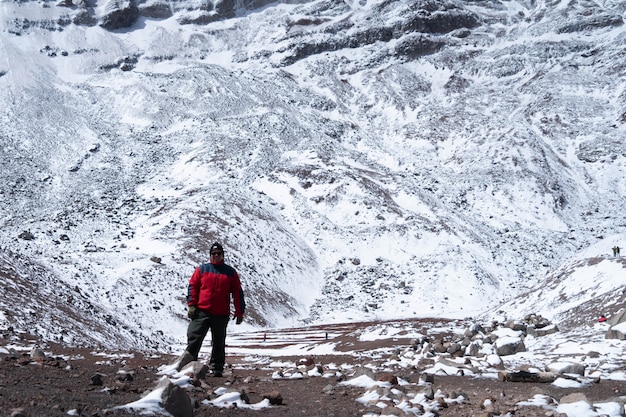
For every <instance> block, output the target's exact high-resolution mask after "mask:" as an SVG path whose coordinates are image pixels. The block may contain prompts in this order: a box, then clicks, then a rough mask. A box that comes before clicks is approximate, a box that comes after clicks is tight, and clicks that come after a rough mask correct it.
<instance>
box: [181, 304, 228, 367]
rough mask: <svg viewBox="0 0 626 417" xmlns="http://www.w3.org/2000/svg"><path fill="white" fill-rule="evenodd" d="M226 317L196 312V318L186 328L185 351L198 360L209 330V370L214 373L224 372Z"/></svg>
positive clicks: (200, 311)
mask: <svg viewBox="0 0 626 417" xmlns="http://www.w3.org/2000/svg"><path fill="white" fill-rule="evenodd" d="M228 319H229V317H228V316H216V315H213V314H209V313H206V312H204V311H202V310H198V313H197V316H196V318H194V319H193V320H191V323H189V327H188V328H187V351H188V352H189V353H190V354H191V356H193V359H194V360H198V353H199V352H200V348H201V347H202V342H203V341H204V338H205V337H206V334H207V333H208V331H209V330H211V345H212V347H211V359H210V361H209V368H210V369H211V370H212V371H215V372H222V371H223V370H224V362H225V361H226V326H227V325H228Z"/></svg>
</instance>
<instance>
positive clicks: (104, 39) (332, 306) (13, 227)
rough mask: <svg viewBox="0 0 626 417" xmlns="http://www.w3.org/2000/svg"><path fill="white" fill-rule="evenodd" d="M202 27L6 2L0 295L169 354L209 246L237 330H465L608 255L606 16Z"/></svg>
mask: <svg viewBox="0 0 626 417" xmlns="http://www.w3.org/2000/svg"><path fill="white" fill-rule="evenodd" d="M209 3H210V2H205V3H202V4H200V3H196V2H191V1H180V2H174V3H166V2H158V1H154V2H143V3H141V2H139V3H134V2H114V1H109V2H104V1H92V2H88V1H87V2H76V3H74V4H71V3H66V5H61V4H60V3H59V4H57V3H54V2H47V1H39V2H36V1H23V2H13V1H2V2H0V11H1V13H0V16H2V19H1V21H0V74H1V76H0V106H1V108H2V109H3V110H2V112H0V118H1V121H0V143H1V144H2V153H1V154H0V155H2V166H3V169H2V170H1V171H0V172H1V175H2V178H1V181H0V194H1V195H2V199H0V219H1V220H2V226H3V227H2V228H0V247H1V248H2V255H3V256H2V265H3V270H5V271H6V272H5V274H4V275H5V276H6V280H7V282H11V283H15V285H16V286H19V285H21V284H20V283H21V282H24V280H28V279H31V280H32V279H33V277H39V276H40V275H42V273H41V272H40V271H45V273H44V274H43V275H45V276H46V277H47V278H46V279H45V280H46V281H47V282H54V283H58V284H55V285H56V287H57V288H59V290H58V291H59V292H64V291H65V290H62V289H63V288H67V289H72V291H76V290H78V291H79V292H80V294H81V296H82V297H84V300H85V303H86V304H85V305H81V304H78V305H73V309H74V310H78V311H77V313H76V314H77V316H78V317H79V318H78V320H84V318H85V317H90V315H89V314H88V313H89V311H90V310H87V307H85V306H86V305H93V306H94V307H93V308H94V309H96V311H98V312H99V313H98V315H96V316H97V317H103V318H105V317H108V322H107V321H106V320H105V321H104V323H108V324H109V325H111V323H114V325H115V326H116V328H117V329H128V330H127V331H128V333H129V334H128V335H124V336H122V338H123V339H125V340H128V343H130V344H133V343H136V344H138V345H143V344H145V343H146V341H149V342H147V343H156V344H168V343H172V342H179V341H180V340H181V339H183V338H184V332H185V305H184V296H185V290H186V283H187V280H188V278H189V276H190V274H191V272H192V271H193V268H194V267H195V266H196V265H197V264H198V263H200V262H204V261H206V260H207V256H206V255H207V249H208V247H209V245H210V244H211V243H212V242H213V241H215V240H219V241H222V242H224V245H225V247H226V250H227V254H226V257H227V262H229V263H231V264H232V265H234V266H235V267H237V269H238V270H239V272H240V273H241V276H242V280H243V283H244V286H245V288H246V292H247V295H248V306H249V311H248V313H249V314H248V320H247V324H246V325H247V326H250V327H252V328H254V327H268V326H269V327H275V326H290V325H294V324H299V323H302V322H329V321H345V320H348V321H349V320H356V319H358V320H362V319H364V318H372V319H375V318H396V317H414V316H442V317H465V316H469V315H474V314H479V313H481V312H483V311H485V310H489V309H491V308H497V306H499V305H500V303H502V302H505V301H507V300H509V299H515V298H516V297H517V296H518V295H520V294H523V293H525V292H526V291H528V290H530V289H533V288H535V287H536V286H537V285H542V284H543V283H544V282H545V281H546V279H548V278H549V274H551V273H553V271H555V270H557V268H559V267H561V266H562V265H564V264H566V265H569V262H571V261H572V260H573V261H574V262H577V261H581V262H584V259H586V256H585V250H586V249H587V248H589V247H592V245H598V246H594V247H597V248H598V250H599V251H600V252H601V253H603V254H609V253H610V248H611V247H612V246H613V245H616V244H619V245H623V244H624V239H623V235H624V227H625V224H624V221H623V220H622V216H621V212H622V210H623V207H624V194H625V193H624V191H625V188H626V181H625V180H624V178H623V175H622V173H623V166H624V160H625V159H624V157H625V155H626V148H625V147H624V142H623V139H622V138H623V137H624V129H625V127H624V120H625V118H624V111H625V96H624V93H623V91H624V79H625V78H624V77H623V68H622V64H621V62H623V55H624V51H623V47H622V44H623V40H624V36H625V35H624V29H623V28H624V25H623V16H624V13H625V6H624V5H623V4H622V3H621V2H616V1H613V2H612V1H606V2H580V3H577V2H574V3H571V2H569V3H568V2H565V1H561V2H554V1H539V2H525V1H503V2H499V1H486V2H472V1H468V2H463V1H451V2H429V1H397V2H384V1H361V2H354V3H351V2H338V3H332V2H326V1H322V0H318V1H311V2H306V3H291V2H290V3H289V4H282V3H271V4H261V5H258V8H253V5H252V4H248V3H245V2H244V3H241V5H240V6H241V8H239V9H234V10H230V9H229V10H226V9H221V8H220V7H226V6H225V5H224V4H226V3H220V4H221V6H220V4H218V5H215V4H212V3H210V4H209ZM124 5H129V7H128V9H123V6H124ZM128 19H130V20H128ZM25 231H30V233H32V235H33V236H34V239H32V240H27V239H24V237H26V236H25V235H23V232H25ZM20 236H22V237H20ZM606 236H611V238H606ZM623 246H626V245H623ZM594 256H595V255H594ZM16 259H19V260H20V265H21V266H20V267H19V271H16V269H15V268H13V267H12V266H11V265H13V264H14V263H15V262H16ZM620 271H621V270H620ZM3 291H6V290H3ZM68 291H69V290H68ZM27 294H28V296H25V297H23V298H24V299H23V300H20V297H13V296H12V297H11V300H13V299H15V301H11V302H9V301H8V300H9V298H8V296H7V297H2V299H0V300H1V301H0V310H1V311H2V312H3V315H1V316H0V318H3V320H2V322H6V325H9V324H13V325H18V326H21V327H24V328H31V325H30V323H31V322H32V317H31V316H29V315H28V314H27V313H26V309H25V308H24V306H27V305H32V304H35V305H44V303H43V302H42V301H40V300H43V299H47V298H46V297H47V296H46V294H44V293H40V292H39V291H38V290H37V289H31V290H29V291H27ZM588 297H592V294H589V295H588ZM522 300H525V299H522ZM21 302H23V303H24V304H23V305H20V303H21ZM546 302H547V301H546V300H545V299H544V298H542V297H537V299H536V300H534V302H533V304H532V305H526V306H525V307H527V308H528V309H534V310H539V309H541V308H545V304H546ZM58 303H62V302H61V301H59V302H58ZM58 303H56V304H58ZM100 321H101V320H100ZM2 322H0V324H1V323H2ZM101 322H102V321H101ZM89 327H90V328H91V327H94V328H95V329H96V330H94V333H95V334H94V335H93V336H89V335H82V336H80V335H75V336H74V337H73V338H72V339H71V340H70V339H69V338H67V337H66V339H65V340H66V341H68V342H69V341H71V342H76V341H77V340H82V339H81V338H83V339H85V340H89V339H90V338H92V339H94V340H98V341H100V340H104V343H106V340H107V337H103V336H102V335H103V334H104V335H108V334H110V332H111V330H110V329H104V330H99V329H97V328H96V327H95V326H89ZM130 330H132V332H131V331H130ZM33 331H36V332H38V333H41V334H44V335H48V334H50V335H52V336H50V337H53V336H54V337H59V335H58V333H59V331H58V326H53V325H50V326H43V328H41V329H34V330H33ZM120 331H121V330H120ZM125 331H126V330H125ZM109 340H110V339H109ZM115 343H119V342H115Z"/></svg>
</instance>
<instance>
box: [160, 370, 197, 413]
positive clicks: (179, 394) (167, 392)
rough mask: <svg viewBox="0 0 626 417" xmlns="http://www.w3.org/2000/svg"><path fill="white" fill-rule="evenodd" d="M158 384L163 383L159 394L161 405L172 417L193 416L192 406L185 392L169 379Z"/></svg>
mask: <svg viewBox="0 0 626 417" xmlns="http://www.w3.org/2000/svg"><path fill="white" fill-rule="evenodd" d="M159 385H165V389H164V390H163V393H162V394H161V406H162V407H163V409H165V411H167V412H168V413H170V414H171V415H172V416H174V417H193V406H192V404H191V399H190V398H189V395H188V394H187V392H186V391H185V390H184V389H182V388H181V387H179V386H178V385H176V384H173V383H172V382H171V381H170V380H169V379H165V380H163V381H162V382H161V383H160V384H159Z"/></svg>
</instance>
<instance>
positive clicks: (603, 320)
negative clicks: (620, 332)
mask: <svg viewBox="0 0 626 417" xmlns="http://www.w3.org/2000/svg"><path fill="white" fill-rule="evenodd" d="M598 321H599V322H600V323H604V322H605V321H606V316H605V315H604V314H603V315H601V316H600V318H599V319H598Z"/></svg>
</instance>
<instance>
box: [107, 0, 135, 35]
mask: <svg viewBox="0 0 626 417" xmlns="http://www.w3.org/2000/svg"><path fill="white" fill-rule="evenodd" d="M104 10H105V14H104V16H102V18H101V20H100V26H102V27H103V28H105V29H108V30H115V29H122V28H127V27H130V26H132V25H133V24H134V23H135V22H136V21H137V18H138V17H139V8H138V7H137V4H136V3H135V2H134V1H133V0H109V1H108V2H107V3H106V4H105V6H104Z"/></svg>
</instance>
